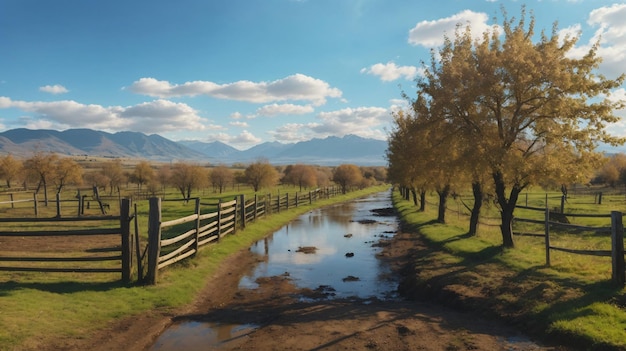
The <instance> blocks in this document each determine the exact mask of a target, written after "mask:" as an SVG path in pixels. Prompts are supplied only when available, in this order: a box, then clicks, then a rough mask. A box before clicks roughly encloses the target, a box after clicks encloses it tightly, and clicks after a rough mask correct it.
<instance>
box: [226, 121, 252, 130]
mask: <svg viewBox="0 0 626 351" xmlns="http://www.w3.org/2000/svg"><path fill="white" fill-rule="evenodd" d="M228 124H229V125H231V126H233V127H239V128H248V127H249V125H248V123H247V122H239V121H234V122H230V123H228Z"/></svg>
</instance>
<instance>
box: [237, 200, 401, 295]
mask: <svg viewBox="0 0 626 351" xmlns="http://www.w3.org/2000/svg"><path fill="white" fill-rule="evenodd" d="M390 206H391V199H390V198H389V193H388V192H385V193H381V194H377V195H375V196H372V197H368V198H364V199H360V200H357V201H354V202H350V203H344V204H337V205H333V206H330V207H325V208H322V209H317V210H313V211H311V212H309V213H307V214H305V215H303V216H301V217H299V218H298V219H297V220H295V221H293V222H291V223H289V224H288V225H286V226H285V227H283V228H282V229H280V230H278V231H277V232H275V233H274V234H272V235H271V236H269V237H268V238H266V239H265V240H262V241H259V242H257V243H256V244H254V245H253V246H252V247H251V248H250V250H251V251H252V252H254V253H256V254H258V255H261V256H264V259H263V262H261V263H259V264H258V266H257V267H256V268H255V269H254V271H253V272H252V274H251V275H249V276H245V277H243V279H242V280H241V282H240V288H246V289H254V288H256V287H257V286H258V285H257V284H256V283H255V281H256V279H257V278H259V277H270V276H277V275H282V274H285V273H288V274H289V277H290V279H291V280H292V281H293V283H294V284H295V285H297V286H298V287H300V288H310V289H313V290H314V289H316V288H318V287H320V286H328V287H332V288H333V289H334V294H333V297H335V298H345V297H359V298H370V297H377V298H379V299H388V298H392V297H394V296H393V295H394V291H395V288H396V286H397V282H396V281H394V280H392V279H391V271H390V269H389V268H388V267H386V266H385V265H384V264H382V263H381V262H380V261H379V260H378V259H377V258H376V254H377V253H379V252H380V251H381V250H382V249H381V246H383V245H379V244H378V242H379V240H385V238H391V237H392V236H393V235H394V233H395V231H396V229H397V222H396V217H390V216H381V215H380V214H379V212H375V211H374V210H377V209H381V208H388V207H390Z"/></svg>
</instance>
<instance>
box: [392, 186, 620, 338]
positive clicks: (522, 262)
mask: <svg viewBox="0 0 626 351" xmlns="http://www.w3.org/2000/svg"><path fill="white" fill-rule="evenodd" d="M547 197H548V200H549V202H548V206H549V207H550V208H552V207H557V206H560V193H548V196H547ZM545 199H546V193H545V192H540V191H537V192H535V193H529V194H528V206H536V207H545ZM466 200H467V199H466ZM525 200H526V196H525V194H523V196H521V197H520V203H519V204H520V205H525V204H526V203H525ZM394 201H395V202H396V206H397V207H398V209H399V210H400V212H401V214H402V217H403V218H404V220H405V221H406V222H407V223H408V224H409V225H410V226H411V227H412V228H413V229H415V230H416V231H419V233H420V234H421V236H422V237H423V238H424V239H425V240H426V241H427V243H428V244H429V246H430V251H429V252H428V253H424V254H423V255H421V256H420V257H419V258H417V259H416V262H415V264H416V265H418V266H419V267H420V268H419V271H418V272H417V273H416V276H417V277H416V279H417V281H418V286H422V287H429V289H430V290H434V291H431V292H430V293H429V296H431V297H432V296H439V297H440V298H441V296H442V295H444V296H448V297H447V298H444V300H445V301H444V302H445V303H455V304H456V303H459V304H461V305H463V306H465V307H464V308H467V309H470V310H473V311H475V312H476V313H477V314H479V315H486V316H490V317H494V318H499V319H504V320H505V321H507V322H508V323H512V324H514V325H517V326H519V327H520V328H521V329H523V330H526V331H529V332H530V333H532V334H534V335H537V336H541V337H543V338H545V339H551V340H553V341H555V340H556V342H557V343H563V344H569V345H574V346H577V347H578V348H580V349H592V350H623V349H626V311H625V306H626V293H625V290H624V288H623V287H619V286H615V285H613V284H612V283H611V281H610V279H611V259H610V257H595V256H582V255H575V254H570V253H565V252H553V253H552V255H551V256H552V259H551V263H552V264H551V266H546V264H545V247H544V239H543V238H542V237H532V236H515V237H514V241H515V248H512V249H504V250H503V249H502V248H501V244H502V238H501V234H500V231H499V228H498V226H497V225H498V224H499V220H498V213H497V209H496V208H495V206H493V204H491V205H490V206H488V208H486V209H485V210H484V212H483V214H484V216H483V220H482V221H481V222H482V224H481V226H480V228H479V232H478V235H476V236H474V237H468V236H467V235H465V234H466V233H467V228H468V221H469V217H467V216H466V213H465V212H466V211H465V210H464V207H463V206H462V205H461V204H460V203H457V202H456V201H454V200H453V201H450V202H449V211H448V213H447V223H446V224H439V223H435V222H434V219H436V218H437V213H436V210H437V209H436V207H435V205H436V203H435V201H436V199H435V198H434V197H429V204H428V206H427V208H426V211H425V212H417V211H416V210H417V207H415V206H414V205H413V204H412V202H409V201H405V200H403V199H401V197H400V196H399V195H398V193H396V195H395V196H394ZM458 201H460V200H458ZM553 203H554V204H553ZM610 211H626V200H625V198H624V195H609V196H605V197H604V199H603V203H602V205H599V204H597V203H594V196H593V195H572V196H570V197H569V199H568V201H567V202H566V204H565V213H610ZM515 214H516V216H518V217H522V216H528V217H532V216H538V217H537V218H538V219H543V213H540V212H538V213H531V212H528V211H517V210H516V212H515ZM574 222H575V223H577V224H579V225H589V226H598V227H601V226H606V225H608V224H609V222H607V219H606V218H600V219H598V218H576V219H575V220H574ZM523 225H525V224H516V226H515V230H516V231H529V228H524V227H523ZM536 229H537V228H531V231H534V230H536ZM552 243H553V244H556V243H558V244H559V245H563V246H566V247H569V248H578V249H589V250H592V249H603V250H604V249H610V237H608V236H606V235H604V236H603V235H594V234H590V233H576V234H571V233H568V232H567V231H566V230H559V231H556V230H555V231H553V242H552ZM442 292H447V293H446V294H443V293H442ZM450 292H453V293H454V294H452V295H454V296H455V297H454V298H451V297H450ZM450 300H454V301H450Z"/></svg>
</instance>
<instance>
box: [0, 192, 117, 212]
mask: <svg viewBox="0 0 626 351" xmlns="http://www.w3.org/2000/svg"><path fill="white" fill-rule="evenodd" d="M81 190H82V192H81ZM85 190H86V189H78V192H77V194H76V197H75V198H74V199H66V200H62V199H61V197H60V195H59V194H58V193H57V194H56V198H55V200H54V204H55V205H56V213H57V217H61V207H62V206H63V204H72V205H71V206H75V207H77V215H78V216H82V215H84V214H85V206H87V208H88V209H89V207H90V203H91V201H94V202H95V203H97V204H98V209H99V212H101V213H102V214H103V215H105V214H106V210H107V209H109V210H110V206H109V204H108V203H106V202H103V201H102V198H101V197H100V194H99V192H98V188H97V187H95V186H94V187H93V188H92V189H90V190H92V191H93V195H86V194H85ZM1 195H4V196H7V197H8V198H9V200H8V201H0V205H6V204H9V205H11V208H12V209H14V208H15V204H19V203H26V202H28V203H32V204H33V210H34V213H35V216H39V204H40V203H41V202H45V201H43V200H39V199H38V198H37V193H5V194H1ZM16 195H17V196H16ZM24 197H29V198H24ZM18 198H19V199H18ZM49 202H51V201H49ZM46 205H47V204H46Z"/></svg>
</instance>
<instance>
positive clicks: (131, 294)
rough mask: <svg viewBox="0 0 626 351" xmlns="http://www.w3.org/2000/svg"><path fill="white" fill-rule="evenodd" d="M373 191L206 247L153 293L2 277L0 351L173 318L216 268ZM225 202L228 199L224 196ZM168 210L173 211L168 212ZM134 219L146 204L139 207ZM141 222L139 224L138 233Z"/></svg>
mask: <svg viewBox="0 0 626 351" xmlns="http://www.w3.org/2000/svg"><path fill="white" fill-rule="evenodd" d="M387 188H388V187H387V186H384V185H383V186H377V187H371V188H368V189H364V190H360V191H354V192H350V193H348V194H346V195H340V196H336V197H334V198H331V199H326V200H319V201H317V202H314V203H313V205H308V204H306V205H302V206H300V207H298V208H294V209H290V210H289V211H281V212H280V213H274V214H272V215H271V216H268V217H265V218H261V219H259V220H257V221H256V222H254V223H249V224H248V225H247V226H246V229H245V230H239V231H237V233H236V234H235V235H228V236H226V237H225V238H224V239H222V240H221V241H220V242H219V244H210V245H207V246H204V247H203V248H202V249H201V250H200V252H199V254H198V255H197V256H196V257H195V258H193V259H190V260H185V261H183V262H180V263H177V264H174V265H172V266H168V267H167V268H165V269H163V270H162V271H160V272H159V283H158V285H155V286H136V285H124V284H122V283H120V282H118V281H117V280H119V276H118V275H115V274H114V275H109V274H104V275H89V274H87V275H84V274H83V275H78V274H60V273H59V274H46V273H19V272H18V273H15V272H0V350H14V349H37V348H38V347H39V346H40V345H44V344H46V343H47V342H49V341H51V340H54V339H63V338H87V337H89V335H90V333H92V332H94V331H96V330H98V329H101V328H103V327H104V326H106V325H107V324H108V323H111V322H112V321H114V320H116V319H120V318H125V317H130V316H133V315H137V314H141V313H145V312H147V311H149V310H153V309H162V310H166V311H167V310H175V309H177V308H180V307H181V306H184V305H185V304H188V303H190V302H191V301H193V299H194V297H195V296H196V295H197V293H198V292H199V291H200V290H201V289H202V288H203V287H204V285H205V282H206V279H207V277H209V276H210V275H211V274H212V273H213V272H215V270H216V269H217V267H218V266H219V264H220V263H221V262H222V261H223V260H224V259H225V258H226V257H228V256H229V255H231V254H233V253H235V252H237V251H239V250H241V249H244V248H246V247H248V246H249V245H251V244H252V243H254V242H255V241H257V240H259V239H261V238H263V237H265V236H266V235H268V234H270V233H272V232H273V231H275V230H277V229H279V228H280V227H281V226H283V225H284V224H286V223H288V222H289V221H290V220H292V219H294V218H296V217H297V216H299V215H300V214H303V213H306V212H307V211H310V210H311V209H312V208H317V207H321V206H325V205H329V204H332V203H336V202H341V201H347V200H350V199H353V198H356V197H360V196H364V195H367V194H371V193H374V192H380V191H384V190H385V189H387ZM224 196H225V197H230V198H231V199H232V196H230V194H229V195H224ZM167 204H168V206H167V207H164V212H166V215H164V220H165V218H176V217H177V216H181V215H188V214H189V212H188V211H193V204H187V205H185V204H183V203H182V202H181V203H178V202H177V203H174V202H172V203H170V202H168V203H167ZM170 205H171V206H170ZM138 212H139V213H140V218H142V217H145V216H146V214H147V204H146V203H145V202H140V203H139V204H138ZM146 223H147V222H144V221H143V220H141V221H140V231H142V233H143V231H145V230H146V228H147V225H146Z"/></svg>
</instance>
